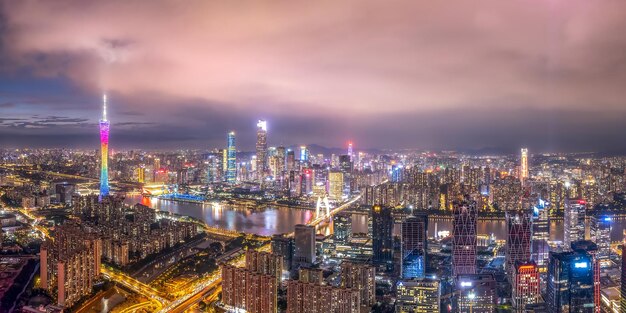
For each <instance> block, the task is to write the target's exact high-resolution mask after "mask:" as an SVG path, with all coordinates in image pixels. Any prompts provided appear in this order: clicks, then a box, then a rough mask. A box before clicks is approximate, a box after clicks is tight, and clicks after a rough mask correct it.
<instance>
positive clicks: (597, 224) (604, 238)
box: [589, 216, 612, 263]
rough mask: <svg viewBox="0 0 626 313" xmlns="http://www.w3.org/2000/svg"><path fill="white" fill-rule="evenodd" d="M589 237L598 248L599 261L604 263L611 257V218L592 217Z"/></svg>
mask: <svg viewBox="0 0 626 313" xmlns="http://www.w3.org/2000/svg"><path fill="white" fill-rule="evenodd" d="M590 221H591V225H590V227H589V235H590V237H591V241H593V242H594V243H595V244H596V245H597V246H598V255H597V258H598V261H600V263H604V262H607V261H609V259H610V257H611V222H612V219H611V217H609V216H591V219H590Z"/></svg>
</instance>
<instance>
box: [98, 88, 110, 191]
mask: <svg viewBox="0 0 626 313" xmlns="http://www.w3.org/2000/svg"><path fill="white" fill-rule="evenodd" d="M110 126H111V124H110V123H109V121H108V120H107V95H103V96H102V119H101V120H100V199H102V198H103V197H105V196H108V195H109V127H110Z"/></svg>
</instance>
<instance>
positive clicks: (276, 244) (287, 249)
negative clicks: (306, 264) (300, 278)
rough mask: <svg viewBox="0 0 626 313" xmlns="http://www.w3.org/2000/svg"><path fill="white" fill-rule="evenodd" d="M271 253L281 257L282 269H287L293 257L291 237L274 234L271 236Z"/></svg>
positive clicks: (289, 267)
mask: <svg viewBox="0 0 626 313" xmlns="http://www.w3.org/2000/svg"><path fill="white" fill-rule="evenodd" d="M271 245H272V253H274V254H277V255H280V256H282V257H283V269H284V270H287V271H289V270H290V269H291V262H292V258H293V253H294V251H293V238H290V237H287V236H285V235H281V234H276V235H273V236H272V244H271Z"/></svg>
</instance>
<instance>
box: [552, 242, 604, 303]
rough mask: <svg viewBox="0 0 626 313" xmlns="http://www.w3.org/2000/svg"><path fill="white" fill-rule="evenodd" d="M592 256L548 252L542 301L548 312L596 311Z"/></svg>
mask: <svg viewBox="0 0 626 313" xmlns="http://www.w3.org/2000/svg"><path fill="white" fill-rule="evenodd" d="M592 261H593V260H592V256H591V255H589V254H588V253H584V252H583V253H581V252H579V251H567V252H560V253H554V252H551V253H550V263H549V265H548V279H547V284H548V286H547V287H546V296H545V302H546V304H547V305H548V308H549V312H550V313H569V312H588V313H592V312H595V310H594V306H595V303H594V302H595V301H594V273H593V264H592Z"/></svg>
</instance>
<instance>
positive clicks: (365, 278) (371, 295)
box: [341, 261, 376, 308]
mask: <svg viewBox="0 0 626 313" xmlns="http://www.w3.org/2000/svg"><path fill="white" fill-rule="evenodd" d="M341 287H343V288H352V289H355V290H359V292H360V293H361V295H360V298H361V306H363V307H365V308H371V307H372V305H374V303H376V269H375V268H374V267H373V266H371V265H369V264H366V263H357V262H349V261H344V262H343V263H341Z"/></svg>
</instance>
